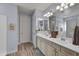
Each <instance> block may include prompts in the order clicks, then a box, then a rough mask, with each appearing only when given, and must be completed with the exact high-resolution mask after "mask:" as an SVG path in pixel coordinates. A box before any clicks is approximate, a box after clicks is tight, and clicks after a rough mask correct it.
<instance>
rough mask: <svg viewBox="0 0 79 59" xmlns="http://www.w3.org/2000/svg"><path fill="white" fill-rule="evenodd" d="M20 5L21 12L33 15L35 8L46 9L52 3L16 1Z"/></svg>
mask: <svg viewBox="0 0 79 59" xmlns="http://www.w3.org/2000/svg"><path fill="white" fill-rule="evenodd" d="M16 5H18V6H19V12H22V13H26V14H28V15H31V14H32V13H33V12H34V10H36V9H38V10H40V11H44V10H45V9H47V8H48V6H50V5H51V3H16Z"/></svg>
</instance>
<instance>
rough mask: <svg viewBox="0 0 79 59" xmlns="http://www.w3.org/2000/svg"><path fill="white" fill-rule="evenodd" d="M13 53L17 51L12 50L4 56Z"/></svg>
mask: <svg viewBox="0 0 79 59" xmlns="http://www.w3.org/2000/svg"><path fill="white" fill-rule="evenodd" d="M15 52H17V49H16V50H12V51H9V52H7V54H6V55H8V54H11V53H15Z"/></svg>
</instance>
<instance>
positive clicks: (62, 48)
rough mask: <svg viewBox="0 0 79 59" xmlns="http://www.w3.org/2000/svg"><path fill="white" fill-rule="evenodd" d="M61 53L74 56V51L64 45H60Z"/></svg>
mask: <svg viewBox="0 0 79 59" xmlns="http://www.w3.org/2000/svg"><path fill="white" fill-rule="evenodd" d="M61 54H64V55H65V56H76V52H74V51H71V50H69V49H67V48H64V47H61Z"/></svg>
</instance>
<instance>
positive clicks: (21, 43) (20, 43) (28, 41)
mask: <svg viewBox="0 0 79 59" xmlns="http://www.w3.org/2000/svg"><path fill="white" fill-rule="evenodd" d="M28 42H31V43H32V41H28ZM22 43H26V42H25V41H24V42H19V44H22Z"/></svg>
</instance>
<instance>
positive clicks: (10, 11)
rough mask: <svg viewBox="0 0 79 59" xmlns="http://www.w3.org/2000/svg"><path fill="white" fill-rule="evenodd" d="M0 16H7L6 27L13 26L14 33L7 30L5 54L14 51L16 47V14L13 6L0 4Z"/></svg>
mask: <svg viewBox="0 0 79 59" xmlns="http://www.w3.org/2000/svg"><path fill="white" fill-rule="evenodd" d="M0 14H2V15H5V16H7V20H8V25H9V24H11V23H12V24H15V25H16V26H15V31H10V30H8V39H7V53H10V52H13V51H16V49H17V45H18V22H17V20H18V12H17V6H16V5H13V4H0Z"/></svg>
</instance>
